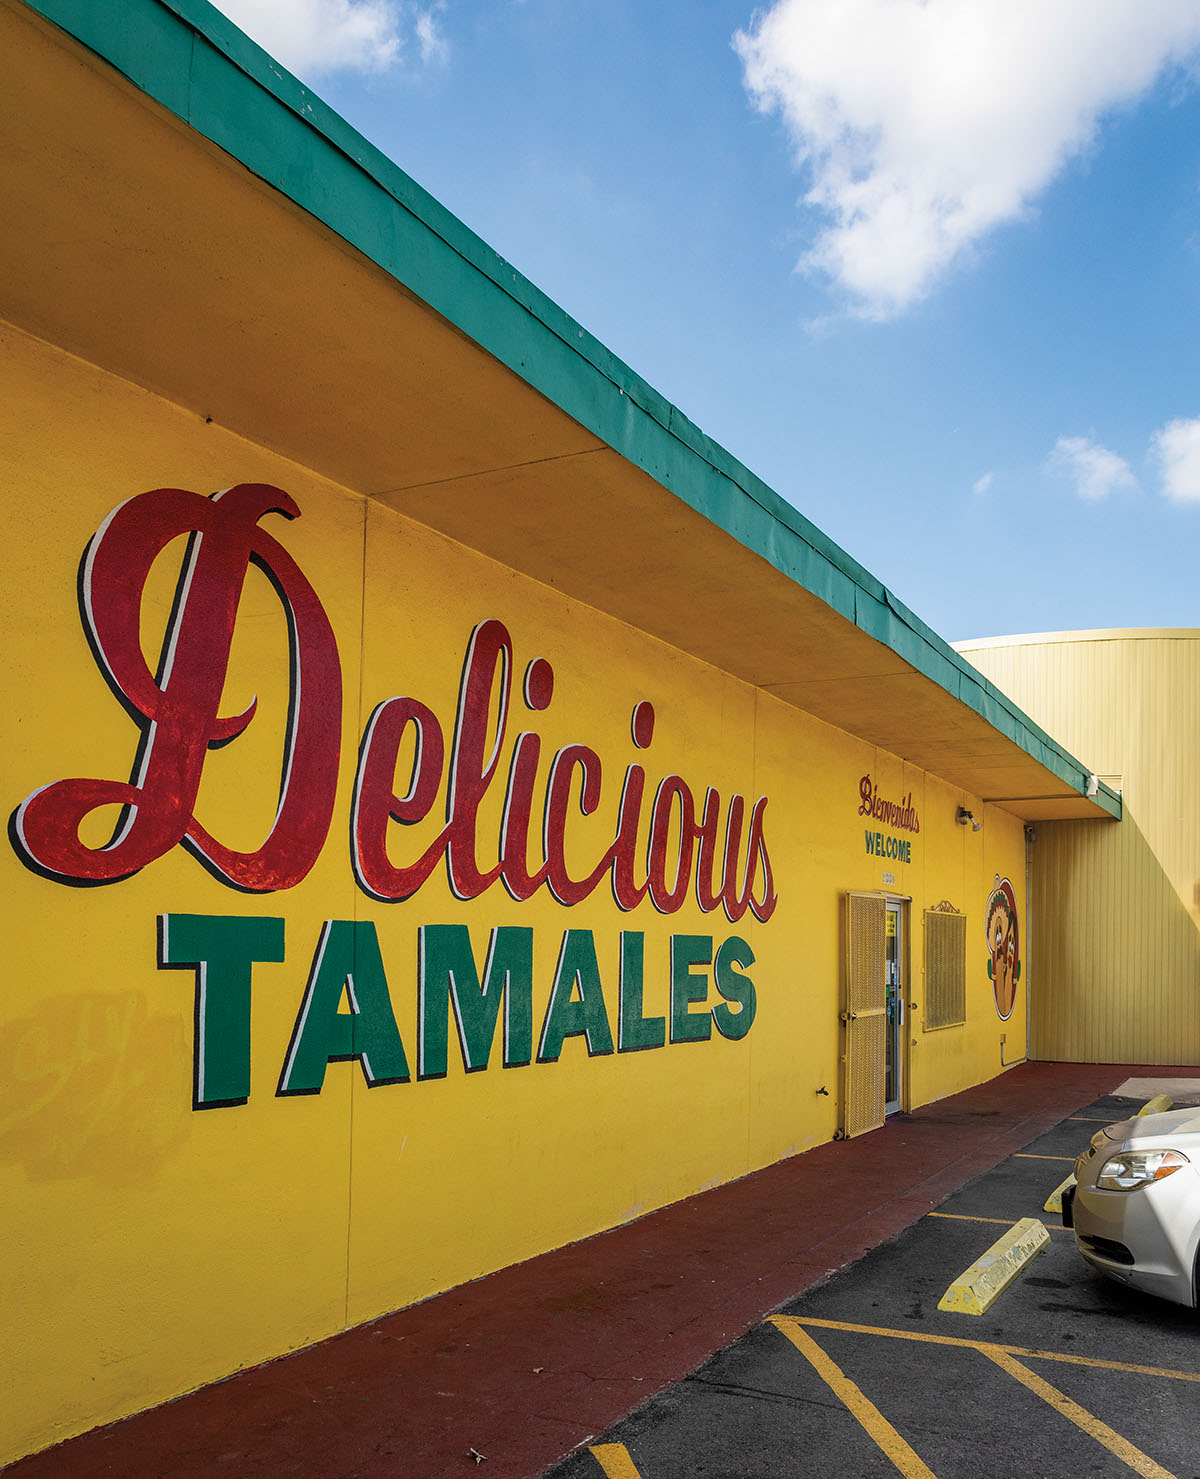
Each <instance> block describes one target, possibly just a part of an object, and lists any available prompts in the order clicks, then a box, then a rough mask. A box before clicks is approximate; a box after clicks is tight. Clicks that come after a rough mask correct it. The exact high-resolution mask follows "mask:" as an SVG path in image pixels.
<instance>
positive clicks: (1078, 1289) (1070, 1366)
mask: <svg viewBox="0 0 1200 1479" xmlns="http://www.w3.org/2000/svg"><path fill="white" fill-rule="evenodd" d="M1137 1107H1138V1106H1137V1104H1136V1103H1133V1104H1131V1102H1130V1101H1129V1100H1127V1099H1126V1100H1122V1099H1117V1098H1114V1097H1106V1098H1102V1099H1098V1100H1096V1101H1095V1102H1094V1103H1092V1104H1091V1105H1089V1106H1088V1107H1087V1108H1085V1109H1081V1110H1079V1111H1077V1113H1076V1114H1075V1115H1072V1116H1071V1117H1069V1118H1067V1119H1065V1120H1063V1121H1062V1122H1061V1123H1060V1124H1059V1125H1058V1126H1056V1127H1055V1128H1054V1129H1052V1130H1050V1131H1048V1132H1047V1133H1045V1134H1043V1135H1041V1136H1039V1137H1038V1138H1037V1139H1036V1140H1034V1141H1032V1142H1030V1144H1028V1145H1026V1146H1025V1147H1024V1148H1023V1149H1022V1150H1021V1151H1020V1152H1017V1153H1016V1154H1014V1155H1011V1156H1009V1158H1008V1159H1007V1160H1005V1161H1003V1162H1001V1163H1000V1165H998V1166H997V1167H996V1168H995V1169H994V1170H992V1171H989V1172H987V1173H986V1174H984V1175H982V1176H979V1177H977V1178H976V1179H975V1180H974V1181H971V1182H969V1183H968V1184H967V1185H965V1186H964V1187H963V1188H962V1189H961V1190H960V1191H959V1192H957V1193H956V1194H954V1195H953V1196H951V1197H950V1198H949V1199H948V1200H946V1201H945V1202H943V1203H942V1204H941V1205H940V1206H938V1207H937V1209H936V1210H935V1211H933V1212H930V1213H929V1214H927V1215H926V1216H924V1217H923V1218H921V1220H920V1221H919V1222H917V1223H915V1224H914V1225H913V1226H912V1227H910V1228H909V1229H908V1230H907V1231H906V1232H904V1233H902V1234H900V1235H899V1236H898V1237H896V1238H894V1239H893V1240H892V1241H890V1242H888V1243H886V1244H884V1245H882V1246H880V1247H878V1248H876V1249H875V1250H874V1251H873V1252H871V1253H869V1254H868V1255H867V1256H866V1257H864V1258H862V1259H861V1260H860V1261H859V1262H857V1263H855V1264H853V1265H852V1266H851V1267H849V1268H846V1269H843V1270H842V1271H840V1272H839V1273H838V1274H836V1275H834V1276H833V1277H832V1278H830V1279H828V1280H827V1281H826V1282H824V1283H823V1284H820V1285H818V1286H816V1287H814V1288H812V1289H810V1290H809V1291H808V1292H807V1293H806V1294H804V1295H803V1296H802V1297H801V1298H799V1299H797V1300H795V1301H794V1302H792V1303H791V1304H788V1305H786V1306H785V1307H784V1308H783V1309H782V1310H781V1311H780V1312H779V1313H778V1314H776V1315H775V1316H772V1317H770V1318H769V1319H768V1320H766V1321H764V1322H763V1323H762V1324H760V1325H758V1326H756V1327H755V1328H754V1329H753V1330H751V1331H750V1332H749V1334H747V1335H746V1336H744V1337H743V1338H742V1339H741V1340H738V1341H736V1342H734V1343H733V1344H732V1345H730V1346H727V1347H726V1348H725V1349H724V1350H722V1351H719V1352H718V1353H717V1354H716V1355H714V1356H712V1357H711V1358H710V1359H709V1360H708V1361H707V1362H705V1364H704V1365H703V1366H701V1367H700V1368H699V1369H698V1370H697V1371H695V1372H693V1373H692V1374H691V1375H690V1376H689V1377H688V1378H687V1379H686V1380H684V1381H682V1382H680V1383H678V1384H677V1385H675V1386H673V1387H669V1388H667V1389H666V1390H665V1391H662V1392H660V1393H658V1394H657V1395H656V1396H655V1397H653V1398H652V1399H651V1400H650V1401H648V1402H647V1403H646V1404H645V1405H644V1406H642V1407H641V1408H639V1409H638V1410H637V1411H636V1412H634V1413H633V1414H631V1415H630V1416H629V1417H627V1418H626V1419H624V1420H623V1421H622V1422H620V1423H618V1424H617V1425H616V1426H614V1427H613V1428H611V1429H610V1430H609V1431H608V1432H606V1433H605V1434H603V1435H602V1436H600V1437H598V1438H596V1439H594V1440H593V1441H592V1443H591V1444H590V1445H588V1446H587V1447H585V1448H582V1449H579V1450H577V1451H576V1452H575V1453H574V1454H572V1455H571V1456H570V1457H569V1458H568V1459H567V1460H565V1461H564V1462H563V1463H561V1464H559V1465H557V1466H556V1467H555V1468H553V1469H552V1470H550V1471H549V1473H550V1475H551V1476H552V1479H600V1476H604V1475H607V1476H608V1479H683V1476H701V1475H712V1476H720V1479H769V1476H774V1475H789V1476H792V1475H797V1474H814V1475H816V1474H819V1475H822V1476H830V1479H839V1476H846V1479H874V1476H876V1475H878V1476H881V1479H883V1476H894V1475H895V1474H897V1473H900V1474H903V1475H905V1476H930V1475H932V1476H936V1479H993V1476H995V1479H1012V1476H1014V1475H1022V1476H1034V1479H1040V1476H1051V1475H1054V1476H1059V1475H1067V1476H1070V1475H1086V1476H1089V1479H1091V1476H1109V1475H1112V1476H1121V1475H1128V1474H1130V1473H1136V1474H1140V1475H1143V1476H1147V1479H1200V1314H1198V1313H1197V1312H1196V1311H1193V1310H1190V1309H1183V1308H1181V1307H1178V1306H1174V1305H1170V1304H1167V1303H1165V1302H1162V1301H1159V1300H1156V1299H1153V1298H1151V1297H1149V1296H1146V1295H1141V1294H1138V1293H1135V1292H1133V1291H1130V1290H1127V1289H1125V1288H1123V1287H1122V1286H1120V1285H1118V1284H1116V1283H1112V1282H1110V1281H1108V1280H1105V1279H1103V1278H1102V1277H1101V1276H1100V1275H1099V1274H1097V1273H1095V1272H1094V1271H1093V1270H1092V1269H1091V1268H1090V1267H1089V1266H1088V1265H1087V1264H1085V1263H1084V1262H1083V1260H1082V1259H1081V1258H1080V1256H1079V1255H1078V1253H1077V1252H1076V1250H1075V1244H1074V1238H1073V1236H1072V1234H1071V1233H1070V1232H1069V1231H1068V1230H1066V1229H1064V1228H1062V1226H1061V1221H1060V1219H1059V1218H1058V1217H1056V1216H1054V1215H1053V1214H1051V1213H1048V1212H1045V1211H1043V1210H1042V1209H1043V1204H1044V1203H1045V1201H1046V1198H1047V1196H1048V1195H1049V1194H1050V1193H1051V1192H1052V1191H1053V1190H1054V1189H1055V1188H1056V1187H1057V1186H1058V1185H1059V1184H1060V1183H1061V1182H1062V1180H1063V1179H1064V1177H1066V1176H1067V1175H1068V1174H1069V1172H1070V1170H1071V1163H1072V1161H1073V1160H1074V1157H1075V1155H1076V1154H1077V1152H1078V1151H1079V1150H1080V1149H1081V1148H1082V1147H1083V1146H1084V1145H1085V1144H1086V1143H1087V1141H1088V1139H1089V1138H1090V1137H1091V1135H1092V1134H1093V1133H1094V1132H1095V1131H1096V1130H1097V1129H1098V1128H1099V1127H1100V1125H1101V1124H1103V1123H1109V1122H1111V1121H1113V1120H1117V1119H1124V1118H1126V1117H1127V1116H1128V1115H1130V1114H1131V1113H1133V1112H1134V1111H1135V1110H1136V1108H1137ZM1027 1217H1035V1218H1039V1219H1041V1221H1042V1222H1043V1223H1044V1224H1045V1226H1046V1227H1047V1229H1048V1231H1049V1234H1050V1237H1049V1242H1048V1244H1047V1245H1046V1246H1045V1247H1044V1248H1043V1249H1042V1250H1041V1252H1040V1253H1038V1255H1037V1256H1036V1257H1035V1258H1033V1259H1032V1260H1031V1261H1030V1262H1029V1263H1028V1264H1027V1265H1026V1266H1025V1267H1024V1269H1023V1271H1022V1273H1021V1274H1020V1276H1019V1277H1018V1278H1017V1279H1016V1280H1015V1281H1014V1282H1013V1283H1012V1284H1011V1285H1010V1286H1009V1287H1008V1289H1007V1290H1006V1291H1005V1292H1004V1293H1003V1294H1002V1295H1001V1296H1000V1297H999V1299H998V1300H997V1301H996V1302H995V1303H994V1304H993V1305H992V1306H991V1308H990V1309H989V1310H988V1311H987V1312H986V1313H984V1314H982V1315H968V1314H960V1313H951V1312H946V1311H941V1310H939V1309H938V1307H937V1306H938V1301H939V1300H940V1299H941V1297H942V1295H943V1294H944V1292H945V1291H946V1288H947V1286H948V1285H949V1284H950V1283H951V1282H952V1281H954V1280H955V1279H956V1278H957V1277H958V1276H959V1275H960V1274H962V1272H963V1271H964V1270H965V1269H966V1268H967V1267H968V1265H970V1264H972V1263H973V1262H974V1261H975V1260H976V1259H977V1258H979V1257H980V1255H981V1254H983V1253H984V1252H985V1250H986V1249H987V1248H988V1247H989V1245H990V1244H991V1243H993V1242H994V1241H995V1239H996V1238H997V1237H999V1236H1000V1235H1001V1234H1002V1233H1004V1232H1005V1231H1006V1229H1007V1228H1008V1227H1010V1226H1011V1225H1012V1224H1013V1223H1014V1222H1017V1221H1019V1220H1020V1219H1022V1218H1027ZM731 1256H734V1255H732V1254H731Z"/></svg>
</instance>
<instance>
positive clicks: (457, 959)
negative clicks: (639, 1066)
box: [158, 914, 757, 1109]
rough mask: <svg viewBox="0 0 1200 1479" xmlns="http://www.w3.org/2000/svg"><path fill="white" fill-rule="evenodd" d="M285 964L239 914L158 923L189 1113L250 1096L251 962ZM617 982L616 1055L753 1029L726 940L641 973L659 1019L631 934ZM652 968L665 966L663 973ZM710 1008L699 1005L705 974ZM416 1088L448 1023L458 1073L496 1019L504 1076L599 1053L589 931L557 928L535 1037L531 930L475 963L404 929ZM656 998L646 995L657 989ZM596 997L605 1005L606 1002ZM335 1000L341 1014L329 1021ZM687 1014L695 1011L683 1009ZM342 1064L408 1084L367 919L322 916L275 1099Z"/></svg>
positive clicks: (700, 942) (444, 933) (671, 951)
mask: <svg viewBox="0 0 1200 1479" xmlns="http://www.w3.org/2000/svg"><path fill="white" fill-rule="evenodd" d="M283 959H284V921H283V920H282V919H261V918H250V917H246V916H242V915H232V916H231V915H211V914H162V915H160V916H159V920H158V963H159V967H160V969H167V968H173V969H185V970H194V971H195V972H196V1005H195V1030H194V1038H193V1053H192V1056H193V1096H192V1103H193V1107H194V1108H195V1109H217V1108H227V1107H229V1106H231V1105H237V1104H245V1103H246V1101H247V1100H248V1098H249V1096H250V1018H251V999H252V995H253V972H254V966H255V964H257V963H259V962H265V961H276V962H281V961H283ZM619 960H620V965H619V969H618V976H617V984H616V1002H617V1012H616V1020H617V1034H616V1043H615V1048H616V1051H617V1052H618V1053H631V1052H639V1051H643V1050H645V1049H649V1048H661V1047H664V1046H665V1045H666V1044H667V1042H668V1040H669V1041H670V1042H671V1043H673V1044H674V1043H688V1042H705V1041H707V1040H708V1039H709V1038H710V1037H711V1036H712V1029H713V1028H714V1027H715V1028H716V1029H717V1032H718V1033H720V1035H721V1036H722V1037H726V1038H732V1039H738V1038H743V1037H745V1036H746V1034H747V1033H748V1032H749V1031H750V1028H751V1027H752V1026H753V1023H754V1016H755V1011H756V1007H757V997H756V993H755V989H754V982H753V981H752V980H751V979H750V977H749V976H747V975H745V974H743V971H744V969H745V968H746V967H747V966H751V965H753V964H754V953H753V951H752V950H751V949H750V946H749V945H748V944H747V943H746V941H745V940H743V939H740V938H739V937H738V936H736V935H731V936H730V937H729V938H728V939H726V940H724V941H722V942H721V943H720V944H718V945H717V946H716V949H715V951H714V941H713V937H712V936H711V935H672V936H671V937H670V944H669V947H668V951H667V960H666V961H665V962H662V963H661V964H660V968H659V970H658V971H657V972H655V973H654V974H655V977H656V978H657V981H658V982H661V981H662V980H663V977H664V976H665V983H666V986H667V995H668V997H669V1010H668V1012H667V1014H666V1015H663V1016H647V1015H646V1010H645V1000H644V993H645V983H646V961H645V936H644V934H642V933H641V932H640V931H634V930H624V931H622V932H621V936H620V947H619ZM663 966H665V970H664V969H662V967H663ZM699 967H711V973H712V984H713V985H714V986H715V987H716V991H717V995H718V996H719V997H720V1000H719V1001H717V1002H716V1003H715V1004H714V1005H712V1006H711V1007H710V1006H709V1005H708V985H709V974H708V971H707V970H702V969H698V968H699ZM416 988H417V1013H416V1018H417V1037H416V1077H417V1078H418V1079H433V1078H445V1077H446V1074H447V1070H448V1062H449V1041H450V1026H449V1024H450V1022H451V1021H453V1023H454V1028H455V1031H456V1034H457V1040H458V1049H459V1052H460V1054H461V1056H462V1064H463V1068H464V1070H465V1071H466V1072H467V1073H476V1072H480V1071H482V1070H484V1069H486V1068H487V1067H488V1066H489V1064H490V1061H491V1055H492V1049H493V1045H494V1042H495V1038H496V1029H497V1025H498V1023H499V1021H500V1019H501V1016H503V1023H504V1025H503V1032H502V1036H503V1064H504V1067H505V1068H524V1067H528V1066H529V1065H530V1064H531V1063H533V1062H534V1061H536V1062H537V1063H555V1062H557V1061H558V1059H559V1056H560V1054H561V1053H562V1050H563V1044H564V1043H565V1042H566V1040H567V1039H568V1038H571V1037H580V1038H582V1039H583V1041H584V1043H585V1045H586V1047H587V1052H588V1056H589V1057H597V1056H601V1055H603V1054H608V1053H612V1052H613V1050H614V1041H613V1031H612V1023H611V1018H610V1012H609V1006H608V1003H607V1001H606V999H605V989H604V985H603V983H602V981H601V976H600V966H599V961H598V959H597V955H596V942H595V938H594V936H593V933H592V931H591V930H584V929H569V930H566V931H564V933H563V936H562V941H561V943H560V946H559V951H558V961H557V964H556V966H555V968H554V974H553V977H552V980H551V983H550V993H549V1000H548V1002H547V1005H546V1009H545V1012H544V1013H543V1016H542V1021H541V1026H540V1029H539V1031H538V1035H537V1044H536V1059H535V1046H534V1030H533V1029H534V1014H533V930H532V929H531V928H528V927H525V926H519V925H502V926H498V927H497V928H495V929H493V930H492V931H491V935H490V937H489V940H488V948H487V952H486V955H485V958H484V961H483V964H482V967H481V966H480V965H479V962H478V961H477V959H476V956H475V954H474V952H473V950H472V948H471V939H470V935H469V933H468V931H467V927H466V925H461V924H426V925H422V926H420V928H419V929H418V932H417V966H416ZM660 989H661V987H660ZM610 994H611V993H610ZM343 1002H345V1003H346V1005H347V1006H348V1008H349V1010H346V1011H344V1010H342V1006H343ZM697 1008H698V1010H697ZM339 1062H357V1063H358V1064H359V1066H360V1067H361V1069H362V1073H363V1077H364V1078H365V1079H366V1082H367V1084H368V1085H369V1086H370V1087H371V1088H379V1087H381V1086H382V1085H385V1084H406V1083H409V1082H410V1081H411V1079H412V1072H411V1070H410V1067H409V1057H408V1053H407V1052H406V1050H405V1047H404V1043H403V1040H402V1039H401V1035H400V1030H399V1028H398V1027H397V1025H396V1015H395V1012H394V1010H393V1007H392V998H391V993H390V990H389V986H388V979H387V975H386V973H385V970H384V964H383V957H382V955H381V953H380V949H379V938H378V935H377V933H376V930H375V925H374V924H373V923H371V922H370V921H369V920H365V921H364V920H357V921H352V920H344V919H330V920H327V921H326V922H325V924H324V926H323V927H322V929H321V934H320V937H319V939H318V941H317V946H316V950H315V953H314V955H313V960H312V966H311V968H310V970H309V973H308V980H307V983H306V985H305V987H304V993H303V996H302V998H301V1002H300V1009H299V1011H298V1013H297V1015H296V1023H295V1027H294V1028H293V1030H292V1036H291V1041H290V1043H289V1044H288V1049H287V1053H286V1055H285V1058H284V1062H283V1066H282V1069H281V1071H280V1075H279V1082H278V1085H277V1087H276V1090H275V1093H276V1095H277V1096H280V1097H287V1096H289V1095H296V1094H319V1093H320V1092H321V1089H322V1086H323V1085H324V1082H325V1072H326V1069H327V1068H328V1066H329V1064H330V1063H339Z"/></svg>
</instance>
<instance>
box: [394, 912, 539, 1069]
mask: <svg viewBox="0 0 1200 1479" xmlns="http://www.w3.org/2000/svg"><path fill="white" fill-rule="evenodd" d="M417 941H418V944H417V950H418V966H417V991H418V995H419V1006H418V1013H417V1020H418V1027H417V1033H418V1037H417V1077H418V1078H444V1077H445V1076H446V1055H447V1051H448V1038H449V1026H448V1023H449V1017H450V1008H451V1007H453V1009H454V1021H455V1023H456V1025H457V1027H458V1043H459V1047H460V1048H461V1050H462V1060H463V1067H464V1068H465V1069H466V1070H467V1072H468V1073H476V1072H478V1071H479V1070H480V1069H483V1068H486V1067H487V1066H488V1059H489V1058H490V1056H491V1052H492V1043H493V1041H494V1040H495V1036H496V1020H497V1018H498V1016H499V1014H500V998H501V997H502V996H503V998H504V1066H505V1068H520V1067H522V1066H524V1065H525V1064H526V1063H528V1062H529V1060H530V1058H531V1057H532V1056H533V930H532V929H530V928H528V927H527V926H517V925H502V926H500V927H499V928H497V929H494V930H493V931H492V935H491V940H490V941H489V944H488V953H487V960H486V961H485V963H484V967H483V984H482V985H480V981H479V972H478V971H477V970H476V968H475V956H474V954H473V953H472V951H471V936H470V934H469V932H468V930H467V927H466V925H465V924H425V925H422V926H421V928H420V930H419V931H418V934H417Z"/></svg>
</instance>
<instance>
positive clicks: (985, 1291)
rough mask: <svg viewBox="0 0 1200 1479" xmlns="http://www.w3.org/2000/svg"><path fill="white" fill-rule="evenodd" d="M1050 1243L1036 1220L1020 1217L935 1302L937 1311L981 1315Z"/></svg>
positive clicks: (1044, 1230)
mask: <svg viewBox="0 0 1200 1479" xmlns="http://www.w3.org/2000/svg"><path fill="white" fill-rule="evenodd" d="M1049 1241H1050V1234H1049V1233H1048V1232H1047V1231H1046V1229H1045V1227H1044V1226H1043V1225H1042V1223H1040V1222H1039V1221H1038V1220H1037V1218H1036V1217H1022V1219H1021V1220H1020V1222H1017V1223H1014V1224H1013V1226H1012V1227H1011V1228H1009V1230H1008V1232H1006V1233H1005V1234H1004V1236H1003V1237H1000V1238H997V1239H996V1241H995V1242H994V1243H993V1244H992V1246H991V1247H990V1248H989V1249H988V1250H987V1252H986V1253H984V1254H982V1255H981V1256H980V1257H979V1258H977V1259H976V1260H975V1262H974V1263H973V1264H972V1265H971V1266H970V1268H968V1269H967V1270H966V1271H965V1272H964V1273H962V1274H960V1275H959V1276H958V1278H957V1279H955V1280H954V1282H953V1283H952V1284H951V1285H950V1287H949V1288H948V1289H947V1290H946V1292H945V1294H943V1295H942V1297H941V1299H940V1300H939V1301H938V1309H940V1310H946V1311H948V1312H949V1313H951V1314H958V1315H982V1314H983V1313H984V1312H985V1311H986V1310H989V1309H990V1308H991V1307H992V1305H993V1304H995V1302H996V1300H997V1299H999V1298H1000V1296H1001V1295H1002V1294H1003V1293H1004V1291H1005V1290H1006V1289H1007V1288H1008V1286H1009V1285H1010V1284H1011V1283H1012V1281H1013V1280H1014V1279H1015V1278H1016V1277H1017V1275H1018V1274H1019V1273H1020V1272H1021V1270H1022V1269H1023V1268H1024V1267H1025V1265H1026V1264H1027V1263H1028V1262H1029V1261H1030V1259H1032V1258H1034V1257H1036V1255H1037V1254H1038V1253H1040V1252H1041V1250H1042V1249H1043V1248H1044V1247H1045V1246H1046V1244H1047V1243H1048V1242H1049Z"/></svg>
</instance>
